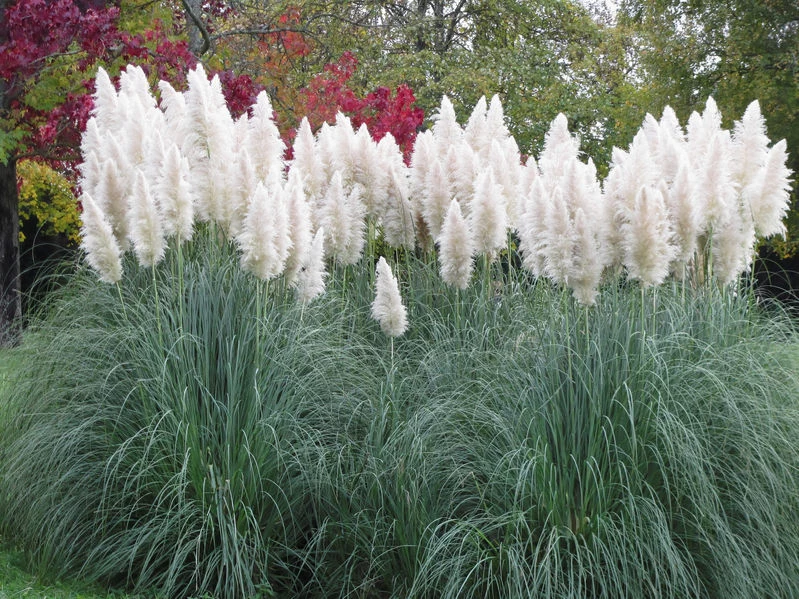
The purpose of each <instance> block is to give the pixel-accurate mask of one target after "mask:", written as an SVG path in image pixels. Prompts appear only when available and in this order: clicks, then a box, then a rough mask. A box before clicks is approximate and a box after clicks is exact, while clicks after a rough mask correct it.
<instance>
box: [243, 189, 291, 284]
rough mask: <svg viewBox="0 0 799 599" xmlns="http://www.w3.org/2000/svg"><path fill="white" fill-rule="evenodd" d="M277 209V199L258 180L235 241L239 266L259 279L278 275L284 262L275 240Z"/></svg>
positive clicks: (276, 236) (277, 233)
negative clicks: (239, 260) (238, 250)
mask: <svg viewBox="0 0 799 599" xmlns="http://www.w3.org/2000/svg"><path fill="white" fill-rule="evenodd" d="M277 212H278V210H277V202H276V201H275V199H274V198H273V197H271V196H270V194H269V191H267V189H266V187H265V186H264V184H263V183H260V182H259V183H258V186H257V187H256V189H255V193H254V194H253V196H252V198H251V200H250V207H249V210H248V211H247V217H246V218H245V219H244V224H243V227H242V231H241V233H240V234H239V236H238V238H237V239H236V240H237V242H238V244H239V247H240V248H241V267H242V268H243V269H245V270H247V271H249V272H251V273H253V274H254V275H255V276H256V277H258V278H259V279H263V280H268V279H272V278H274V277H276V276H278V275H279V274H280V273H281V272H282V270H283V265H284V262H285V257H282V258H283V259H282V260H281V255H280V254H281V252H280V248H279V247H278V242H277V241H278V235H279V232H278V230H277V227H278V222H277V218H276V213H277Z"/></svg>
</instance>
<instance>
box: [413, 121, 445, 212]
mask: <svg viewBox="0 0 799 599" xmlns="http://www.w3.org/2000/svg"><path fill="white" fill-rule="evenodd" d="M435 144H436V140H435V138H434V137H433V132H432V131H431V130H428V131H424V132H422V133H420V134H419V135H417V136H416V142H415V143H414V145H413V153H412V154H411V166H410V169H409V173H408V174H409V178H410V181H409V185H410V194H411V201H412V202H413V203H414V205H417V206H421V205H422V204H423V202H424V197H425V196H426V195H427V179H428V177H429V176H430V174H429V173H430V169H431V167H432V165H433V164H434V163H435V162H436V161H440V158H439V155H438V151H437V150H436V145H435Z"/></svg>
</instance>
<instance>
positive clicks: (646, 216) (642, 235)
mask: <svg viewBox="0 0 799 599" xmlns="http://www.w3.org/2000/svg"><path fill="white" fill-rule="evenodd" d="M621 237H622V240H621V243H622V248H623V251H624V258H623V262H624V266H625V267H626V268H627V272H628V273H629V276H630V278H631V279H636V280H638V281H640V282H641V285H643V286H644V287H651V286H654V285H660V284H661V283H662V282H663V281H664V280H665V278H666V276H667V275H668V274H669V264H670V263H671V261H672V260H673V259H674V257H675V255H676V248H675V246H674V244H673V240H672V232H671V228H670V226H669V215H668V210H667V208H666V202H665V200H664V199H663V194H661V192H660V191H659V190H657V189H655V188H653V187H647V186H644V187H641V189H640V190H639V191H638V194H637V195H636V197H635V204H634V205H633V209H632V211H631V212H630V213H629V214H628V218H627V221H626V222H625V223H624V224H623V225H622V230H621Z"/></svg>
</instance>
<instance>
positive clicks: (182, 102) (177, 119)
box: [158, 80, 188, 147]
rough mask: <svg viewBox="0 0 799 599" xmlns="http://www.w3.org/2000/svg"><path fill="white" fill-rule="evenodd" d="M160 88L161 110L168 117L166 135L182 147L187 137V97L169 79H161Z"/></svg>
mask: <svg viewBox="0 0 799 599" xmlns="http://www.w3.org/2000/svg"><path fill="white" fill-rule="evenodd" d="M158 89H159V90H160V91H161V102H160V105H161V110H163V111H164V117H165V119H166V125H167V126H166V135H167V136H168V137H169V139H170V140H171V141H172V143H174V144H177V146H178V147H182V146H183V143H184V141H185V137H186V128H187V126H188V125H187V123H186V99H185V98H184V97H183V94H182V93H180V92H178V91H176V90H175V88H174V87H172V86H171V85H170V84H169V83H168V82H167V81H163V80H162V81H159V82H158Z"/></svg>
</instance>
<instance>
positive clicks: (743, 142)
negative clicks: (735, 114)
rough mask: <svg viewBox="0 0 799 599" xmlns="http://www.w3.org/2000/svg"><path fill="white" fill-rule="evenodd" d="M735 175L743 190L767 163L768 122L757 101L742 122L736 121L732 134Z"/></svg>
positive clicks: (750, 105)
mask: <svg viewBox="0 0 799 599" xmlns="http://www.w3.org/2000/svg"><path fill="white" fill-rule="evenodd" d="M732 144H733V156H732V159H733V173H734V175H733V176H734V178H735V181H736V183H737V184H738V186H739V187H740V188H741V189H743V188H744V187H746V186H747V185H748V184H749V183H751V182H752V180H754V178H755V176H756V175H757V172H758V170H760V167H762V166H763V165H764V164H765V162H766V157H767V156H768V145H769V138H768V136H767V135H766V121H765V119H764V118H763V115H762V114H761V113H760V104H759V103H758V102H757V100H755V101H754V102H752V103H751V104H749V106H748V107H747V108H746V112H744V115H743V117H742V118H741V120H740V121H736V123H735V128H734V129H733V134H732Z"/></svg>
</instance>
